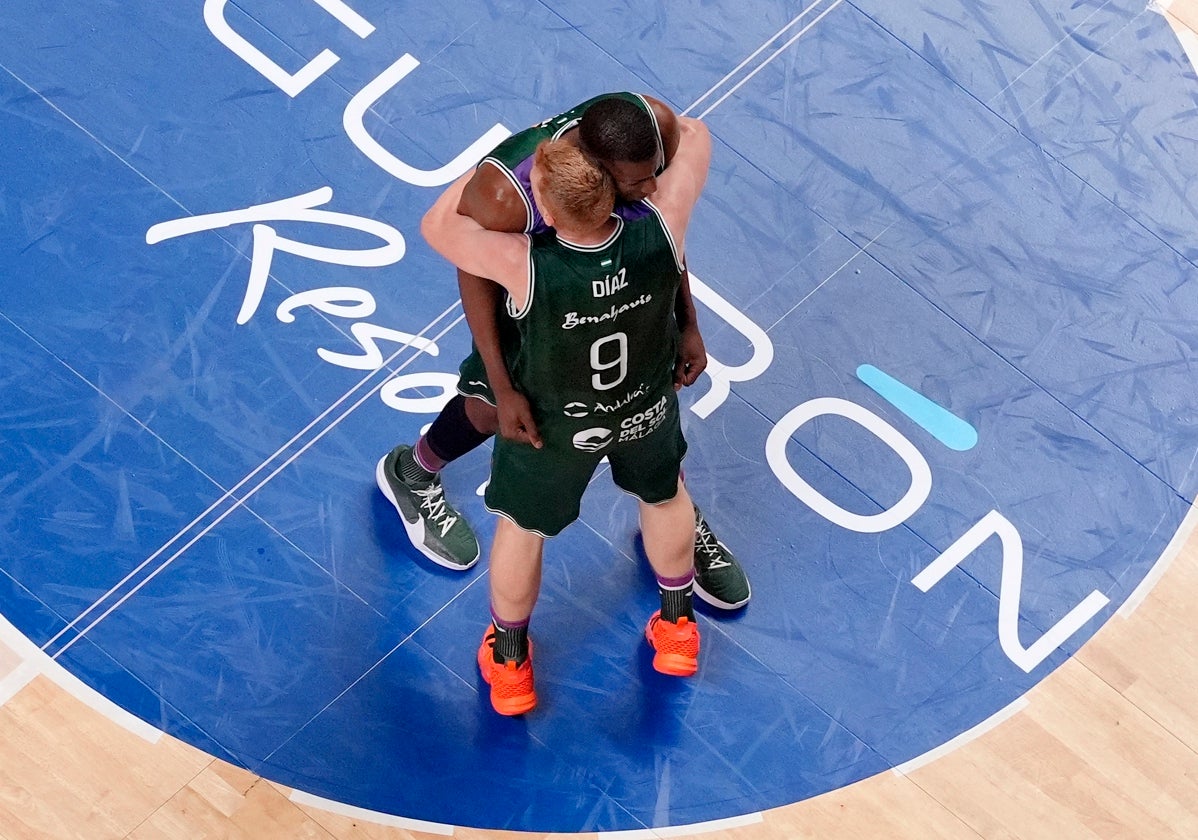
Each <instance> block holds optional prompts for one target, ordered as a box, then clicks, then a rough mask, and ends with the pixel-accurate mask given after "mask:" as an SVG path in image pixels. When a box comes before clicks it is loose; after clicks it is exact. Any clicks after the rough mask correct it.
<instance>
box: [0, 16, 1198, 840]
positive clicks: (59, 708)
mask: <svg viewBox="0 0 1198 840" xmlns="http://www.w3.org/2000/svg"><path fill="white" fill-rule="evenodd" d="M1158 5H1162V6H1164V5H1167V7H1168V8H1167V12H1166V15H1167V17H1168V18H1169V19H1170V22H1171V23H1172V24H1173V25H1174V28H1175V29H1176V30H1178V36H1179V38H1180V39H1181V40H1182V43H1183V45H1184V46H1185V47H1186V49H1187V52H1188V53H1189V54H1190V56H1191V60H1195V59H1196V58H1198V35H1195V30H1196V29H1198V0H1178V1H1177V2H1173V3H1171V4H1158ZM1195 93H1198V90H1196V91H1195ZM1196 130H1198V129H1196ZM1195 386H1196V387H1198V382H1196V383H1195ZM1179 542H1182V541H1181V540H1179ZM1174 553H1175V556H1174V557H1172V558H1169V557H1166V562H1167V568H1165V570H1164V573H1163V575H1162V576H1161V577H1160V579H1159V581H1157V582H1156V585H1155V586H1154V587H1153V588H1152V589H1151V591H1149V592H1148V594H1147V595H1146V597H1144V599H1143V601H1142V602H1141V603H1139V604H1138V605H1137V606H1136V607H1135V608H1134V610H1133V609H1128V608H1126V607H1125V608H1124V609H1123V610H1121V611H1120V614H1119V615H1117V616H1116V617H1115V618H1113V619H1111V620H1110V621H1109V622H1108V623H1107V624H1106V626H1105V627H1103V628H1102V629H1101V630H1100V631H1099V632H1098V634H1097V635H1096V636H1095V637H1094V638H1093V639H1092V640H1091V641H1090V642H1089V643H1088V644H1087V645H1086V646H1085V647H1084V648H1083V649H1082V651H1081V652H1080V653H1079V654H1078V655H1077V656H1076V657H1074V658H1073V659H1071V660H1070V661H1068V662H1067V663H1066V664H1065V665H1063V666H1062V667H1061V668H1059V669H1058V670H1057V671H1056V672H1055V673H1053V674H1052V675H1051V676H1049V677H1048V678H1047V679H1045V680H1044V681H1043V682H1041V683H1040V684H1039V685H1038V686H1037V687H1036V688H1035V689H1033V690H1032V691H1031V692H1030V693H1029V694H1028V695H1027V696H1026V698H1024V699H1025V700H1026V704H1021V707H1020V708H1016V709H1013V710H1012V714H1011V715H1010V716H1009V717H1008V718H1007V719H1005V720H1004V721H1002V722H1000V723H997V724H996V725H995V726H993V727H992V728H989V729H987V730H986V731H983V732H981V733H977V734H976V736H975V737H973V738H972V739H971V740H968V741H967V742H966V743H963V744H961V745H959V746H957V747H956V748H955V749H952V750H949V751H946V753H945V754H944V755H941V756H939V757H938V758H936V759H935V760H933V761H930V762H929V763H926V764H923V765H920V766H910V767H905V768H901V769H902V772H887V773H883V774H881V775H879V776H875V777H874V778H872V779H867V780H865V781H863V782H860V783H858V784H856V785H853V786H851V787H849V788H845V789H842V790H839V791H836V792H834V793H830V794H826V795H824V796H821V797H818V798H816V799H812V800H808V801H806V802H800V803H796V804H794V805H789V806H787V807H784V808H779V809H776V810H774V811H770V812H767V813H765V814H764V815H763V816H762V819H761V820H760V821H756V822H753V823H751V824H748V825H741V826H738V827H735V828H723V829H717V830H712V831H707V832H704V833H703V834H702V835H694V834H693V833H690V832H684V833H682V834H678V833H675V832H674V831H662V832H658V833H656V834H646V836H661V837H678V836H702V837H704V838H710V840H767V839H768V840H774V839H775V838H777V840H783V838H785V840H794V838H821V840H827V838H831V839H832V840H836V839H837V838H878V840H906V838H910V840H935V838H964V839H965V840H977V838H984V840H1004V838H1012V840H1013V839H1014V838H1026V840H1032V838H1035V839H1036V840H1041V838H1042V839H1043V840H1090V838H1093V840H1117V838H1127V840H1166V838H1179V840H1194V838H1198V656H1195V655H1194V651H1196V650H1198V621H1195V620H1194V618H1195V614H1196V613H1198V537H1196V536H1191V537H1190V538H1189V539H1188V540H1186V541H1184V542H1183V543H1182V544H1181V546H1180V550H1179V551H1176V552H1174ZM35 653H36V652H35V651H33V650H32V646H28V648H25V647H24V646H23V645H22V644H21V643H20V640H16V641H15V642H14V640H13V639H12V638H10V639H9V643H8V644H5V643H3V642H0V702H3V701H6V702H3V705H2V706H0V838H3V840H33V839H34V838H49V839H50V840H67V838H80V839H81V840H104V838H126V837H127V838H134V840H151V838H162V840H192V838H246V839H247V840H273V839H274V838H288V839H289V840H290V838H319V839H320V840H331V838H343V839H344V840H350V838H354V839H355V840H357V839H358V838H372V840H400V838H402V839H403V840H431V838H434V837H437V836H439V835H436V834H426V833H424V832H420V831H412V830H408V829H404V828H397V827H394V826H386V825H382V824H379V823H375V822H371V821H369V820H365V819H360V818H356V817H354V816H347V815H344V814H338V813H333V812H331V811H329V810H325V809H323V808H317V807H313V806H311V805H309V804H305V803H303V802H297V801H294V800H293V799H292V798H291V791H290V790H288V789H287V788H284V787H282V786H280V785H276V784H274V783H272V782H269V781H266V780H264V779H261V778H258V777H256V776H254V775H252V774H250V773H247V772H246V771H244V770H240V769H238V768H235V767H232V766H230V765H228V764H225V763H224V762H221V761H218V760H215V759H213V758H212V757H211V756H208V755H206V754H204V753H201V752H199V751H198V750H196V749H194V748H192V747H190V746H188V745H186V744H183V743H181V742H179V741H176V740H174V739H173V738H170V737H168V736H162V737H159V738H157V739H156V740H151V737H148V736H151V735H152V732H151V731H150V730H148V728H146V727H144V726H138V725H137V724H136V723H132V724H131V726H122V725H121V724H120V723H119V722H117V721H115V720H113V719H111V718H110V717H108V716H105V715H103V714H101V713H100V712H99V711H96V710H95V709H93V708H92V707H90V706H89V705H87V704H86V703H84V702H83V701H82V700H80V699H77V697H76V696H74V694H73V693H72V691H71V688H72V685H71V681H70V680H69V679H64V678H63V676H62V675H61V674H54V673H52V670H53V669H51V671H50V672H42V671H41V670H40V669H39V663H38V660H37V656H36V655H35ZM31 675H32V677H31ZM76 693H77V692H76ZM454 836H455V837H458V838H466V840H479V838H534V837H549V836H570V837H582V836H585V835H532V834H515V833H511V832H495V831H476V830H471V829H457V830H456V831H455V832H454Z"/></svg>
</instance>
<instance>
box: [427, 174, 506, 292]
mask: <svg viewBox="0 0 1198 840" xmlns="http://www.w3.org/2000/svg"><path fill="white" fill-rule="evenodd" d="M472 174H473V173H467V174H466V175H463V176H462V177H461V178H459V179H458V180H456V181H454V182H453V184H451V185H450V186H449V187H448V188H447V189H446V190H445V192H443V193H441V196H440V197H439V198H438V199H437V200H436V201H435V202H434V203H433V206H432V207H430V208H429V210H428V212H427V213H425V214H424V218H423V219H422V220H421V222H420V233H421V234H422V235H423V236H424V238H425V241H427V242H428V244H429V245H430V246H431V247H432V248H433V250H434V251H436V252H437V253H438V254H440V255H441V256H443V257H445V259H447V260H449V261H450V262H451V263H453V264H454V265H455V266H457V267H458V268H460V269H462V270H463V271H466V272H468V273H469V274H472V275H474V276H476V277H489V278H490V279H492V280H494V281H495V282H496V283H498V284H499V285H500V286H502V287H503V288H505V289H506V290H507V292H508V294H509V295H511V297H512V300H513V301H515V302H516V305H517V306H519V307H523V306H524V305H525V304H526V303H527V300H528V262H527V258H528V247H529V244H528V237H527V236H524V235H522V234H513V233H499V232H496V231H489V230H487V229H486V228H484V227H483V226H482V225H480V224H479V223H478V222H476V221H475V220H474V219H472V218H470V217H469V216H463V215H462V214H461V213H459V212H458V211H457V208H458V205H459V202H460V201H461V197H462V191H463V190H464V189H465V187H466V183H467V182H468V181H469V180H470V178H471V175H472Z"/></svg>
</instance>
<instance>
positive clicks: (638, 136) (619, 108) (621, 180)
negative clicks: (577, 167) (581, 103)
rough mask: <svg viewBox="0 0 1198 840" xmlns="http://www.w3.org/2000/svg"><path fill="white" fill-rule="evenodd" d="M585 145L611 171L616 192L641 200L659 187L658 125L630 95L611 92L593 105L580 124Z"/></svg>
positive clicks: (621, 195) (584, 147)
mask: <svg viewBox="0 0 1198 840" xmlns="http://www.w3.org/2000/svg"><path fill="white" fill-rule="evenodd" d="M578 140H579V144H580V145H581V146H582V148H583V149H584V150H585V151H586V152H587V154H589V155H591V157H593V158H595V159H596V160H597V161H599V163H601V164H602V165H603V168H604V169H606V170H607V171H608V172H610V173H611V176H612V178H614V179H615V182H616V192H618V193H619V195H620V198H622V199H624V200H625V201H637V200H638V199H642V198H646V197H648V196H651V195H653V193H654V192H656V191H657V178H656V172H657V165H658V162H659V161H658V157H659V155H660V152H661V150H660V149H658V147H657V129H656V128H655V126H654V123H653V118H652V117H651V116H649V114H648V113H647V112H646V111H645V110H644V109H643V108H640V107H638V106H637V105H635V104H633V103H632V102H629V101H628V100H627V99H621V98H620V97H617V96H608V97H605V98H604V99H600V100H599V101H598V102H596V103H594V104H593V105H591V106H589V107H588V108H587V109H586V111H585V112H583V115H582V120H581V121H580V122H579V125H578Z"/></svg>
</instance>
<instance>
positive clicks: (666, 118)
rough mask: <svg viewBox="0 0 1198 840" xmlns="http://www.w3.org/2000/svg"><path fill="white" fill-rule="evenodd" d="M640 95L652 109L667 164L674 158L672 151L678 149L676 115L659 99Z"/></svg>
mask: <svg viewBox="0 0 1198 840" xmlns="http://www.w3.org/2000/svg"><path fill="white" fill-rule="evenodd" d="M641 96H643V97H644V99H645V101H646V102H648V103H649V107H650V108H652V109H653V116H654V118H656V120H657V128H658V130H659V131H660V132H661V144H662V153H663V154H664V156H665V161H666V163H667V164H669V162H670V161H672V160H673V159H674V153H675V152H676V151H678V115H677V114H675V113H674V109H673V108H671V107H670V106H669V105H667V104H666V103H664V102H662V101H661V100H660V99H654V98H653V97H652V96H649V95H647V94H641Z"/></svg>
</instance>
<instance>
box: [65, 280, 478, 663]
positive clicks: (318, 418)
mask: <svg viewBox="0 0 1198 840" xmlns="http://www.w3.org/2000/svg"><path fill="white" fill-rule="evenodd" d="M458 306H459V304H458V303H454V304H453V305H452V306H450V307H449V308H448V309H446V310H445V311H444V312H442V313H441V314H440V315H438V316H437V317H436V318H434V319H433V320H432V322H430V323H429V324H428V326H426V327H425V328H424V329H422V330H421V331H420V332H419V333H418V334H417V336H416V337H417V338H419V337H421V336H423V335H424V333H425V332H427V331H428V330H429V329H430V328H431V327H432V326H433V325H434V324H436V323H437V322H438V321H440V320H441V319H442V318H444V317H445V316H446V315H448V314H449V313H450V312H452V311H453V310H454V309H455V308H456V307H458ZM463 317H464V316H462V315H459V316H458V317H457V319H456V320H454V321H453V322H451V323H450V325H449V326H448V327H446V328H445V329H444V330H442V331H441V333H440V334H438V335H437V338H440V337H441V336H443V335H445V333H447V332H448V331H449V330H450V329H452V328H453V327H454V326H455V325H456V324H457V323H458V322H459V321H461V320H462V318H463ZM435 340H436V339H434V341H435ZM410 346H411V345H410V344H404V345H402V346H400V347H399V349H397V350H396V351H395V352H394V353H392V354H391V355H390V356H388V357H387V359H385V360H384V361H383V366H382V367H380V368H377V369H375V370H373V371H370V372H369V373H368V374H367V375H366V376H364V377H362V379H360V380H359V381H358V382H357V384H355V385H354V386H353V387H352V388H350V389H349V391H347V392H346V393H345V394H343V395H342V396H341V397H339V398H338V399H337V400H336V401H334V402H333V403H332V404H331V405H330V406H329V407H328V408H326V409H325V410H324V411H322V412H321V413H320V414H318V415H317V416H316V417H314V418H313V419H312V420H311V421H310V422H309V423H308V425H306V426H304V428H302V429H300V430H299V431H298V432H296V433H295V434H294V435H292V437H291V439H290V440H288V441H287V442H286V443H284V444H283V445H282V446H280V447H279V448H278V449H276V450H275V451H274V452H273V453H272V454H271V455H270V456H268V457H267V458H266V460H265V461H263V462H262V463H261V464H259V465H258V466H257V467H255V468H254V469H252V470H251V471H250V472H249V473H247V474H246V476H245V477H244V478H243V479H241V480H240V481H239V482H237V483H236V484H235V485H233V486H232V487H231V488H230V489H228V490H226V491H225V492H224V493H223V494H222V495H221V496H220V497H218V498H217V500H216V501H215V502H213V503H212V504H211V505H209V506H208V507H207V508H206V509H205V510H204V511H203V512H202V513H200V514H199V515H198V516H196V517H195V518H194V519H192V520H191V522H189V523H187V525H185V526H183V528H182V529H180V530H179V531H178V532H177V533H176V534H175V535H174V536H173V537H171V538H170V539H169V540H167V541H166V542H165V543H163V544H162V546H161V547H159V548H158V550H157V551H155V552H154V553H153V554H151V555H150V556H149V557H147V558H146V559H145V560H143V561H142V562H141V563H140V564H139V565H138V566H137V567H136V568H134V569H133V570H132V571H130V572H129V573H128V574H127V575H125V576H124V577H123V578H121V580H119V581H118V582H117V583H116V584H114V585H113V586H112V587H111V588H110V589H109V590H108V591H107V592H105V593H104V594H103V595H101V596H100V597H99V598H98V599H96V601H95V602H94V603H93V604H92V605H91V606H90V607H88V608H87V609H85V610H84V611H83V612H81V613H79V615H77V616H75V618H74V619H72V620H71V622H70V623H69V624H67V625H66V626H65V627H63V628H62V629H61V630H59V631H58V632H57V633H55V634H54V636H52V637H51V638H50V639H49V641H47V642H46V643H45V644H44V645H42V650H46V649H47V648H49V647H50V646H51V645H53V644H54V642H56V641H57V640H58V639H59V638H60V637H61V636H62V635H63V634H65V633H67V632H69V631H70V630H71V629H72V628H73V627H74V626H75V625H76V624H78V623H79V622H80V621H82V620H83V619H84V617H85V616H87V615H88V614H89V613H91V612H92V611H93V610H95V609H97V608H98V607H99V606H100V605H101V604H102V603H103V602H104V601H105V600H106V599H107V598H108V597H109V596H111V595H112V594H113V593H115V592H116V591H117V590H118V589H120V588H121V587H122V586H124V585H125V584H126V583H128V582H129V580H130V579H131V578H132V577H133V576H134V575H136V574H137V573H138V572H140V571H141V570H142V569H144V568H145V567H146V566H147V565H149V564H150V563H152V562H153V561H154V559H155V558H156V557H158V555H160V554H162V553H163V552H164V551H166V550H167V549H168V548H169V547H170V546H171V544H172V543H174V542H175V541H176V540H178V539H180V538H181V537H182V536H183V535H184V534H186V533H187V532H188V531H189V530H190V529H191V528H192V527H194V526H195V525H197V524H199V523H200V522H201V521H202V520H203V519H204V517H206V516H207V515H208V514H209V513H211V512H212V511H213V510H215V509H216V508H217V507H218V506H220V504H221V503H222V502H224V501H225V500H227V499H229V498H230V497H232V496H233V494H234V493H236V492H237V491H238V490H239V489H240V488H241V487H242V486H244V485H245V484H246V483H248V482H249V481H250V480H251V479H252V478H254V476H256V475H257V474H258V473H259V472H261V471H262V470H264V469H265V468H266V467H267V466H268V465H269V464H270V462H271V461H273V460H274V459H275V458H276V457H278V456H279V455H281V454H282V453H283V452H285V451H286V450H287V449H288V448H289V447H290V446H292V445H293V444H294V443H295V442H296V441H297V440H299V439H300V438H301V437H303V436H304V435H305V434H306V433H307V432H308V431H309V430H311V429H312V428H313V427H314V426H316V425H317V424H318V423H319V422H320V421H321V420H323V419H324V418H325V417H327V416H328V415H329V414H330V413H332V411H333V410H334V409H335V408H337V407H338V406H339V405H341V404H342V403H343V402H345V401H346V400H347V399H349V398H350V397H351V396H353V394H354V393H355V392H356V391H358V389H360V388H362V387H363V386H365V385H366V384H368V383H369V382H370V380H371V379H374V378H375V377H376V376H377V374H378V373H379V371H384V372H385V373H386V374H387V376H386V378H384V380H383V382H382V383H380V384H379V385H376V386H375V387H374V388H373V389H372V390H371V391H370V392H369V393H368V394H367V396H370V395H372V394H374V393H375V392H377V391H378V390H379V389H380V388H381V387H382V385H383V384H386V381H387V379H389V378H390V376H391V375H393V374H395V373H398V372H399V371H401V370H403V369H404V368H406V367H407V366H408V365H409V364H411V362H412V361H414V360H415V359H416V358H419V353H416V354H415V355H413V357H412V358H410V359H408V360H407V361H405V362H404V363H403V364H401V365H400V366H399V367H398V368H397V369H395V370H391V369H390V368H389V367H388V366H389V365H390V364H391V363H392V362H393V361H394V360H395V359H396V358H397V357H398V356H399V355H400V354H402V353H403V352H404V350H406V349H408V348H409V347H410ZM362 401H363V400H359V401H358V402H357V403H355V404H354V407H355V408H356V407H357V406H358V405H361V403H362ZM343 419H344V415H343V416H342V417H341V418H338V420H337V421H335V422H336V423H339V422H340V421H341V420H343ZM334 425H335V424H334ZM321 436H323V433H322V434H321ZM316 439H317V440H319V437H318V438H316ZM310 445H311V444H309V446H310ZM305 448H306V447H305ZM301 451H302V450H301ZM288 463H290V462H288ZM277 472H278V471H277V470H276V473H277ZM274 474H275V473H272V474H271V475H272V476H273V475H274ZM260 487H261V485H258V487H255V488H254V490H253V491H251V493H250V494H249V495H253V493H254V492H257V490H258V489H259V488H260ZM246 498H248V496H247V497H246ZM243 501H244V499H243V500H241V501H239V502H238V503H237V504H236V505H234V507H233V508H232V509H230V511H227V512H226V513H225V514H224V515H225V516H227V515H228V513H229V512H231V511H232V510H234V509H236V508H237V507H239V506H240V505H241V503H242V502H243ZM221 518H222V519H223V518H224V516H222V517H221ZM218 521H219V520H218ZM206 532H207V530H206V531H205V533H206ZM201 536H202V534H201ZM194 542H195V540H192V541H191V542H189V543H188V544H187V545H188V546H190V545H191V544H192V543H194ZM175 557H178V553H176V554H175V555H174V556H172V557H171V558H170V559H171V560H174V559H175ZM167 562H168V563H169V562H170V561H169V560H168V561H167ZM159 571H161V569H159ZM156 573H157V572H155V574H156ZM139 588H140V587H139ZM105 615H107V613H105ZM94 626H95V624H94V623H93V624H92V625H91V627H94ZM89 629H90V627H89ZM84 632H86V631H84ZM61 653H62V651H59V652H58V653H56V654H55V657H57V656H58V655H59V654H61Z"/></svg>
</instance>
